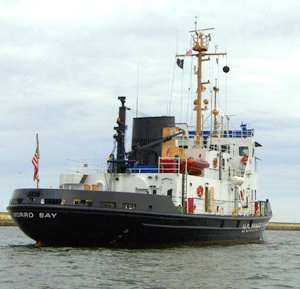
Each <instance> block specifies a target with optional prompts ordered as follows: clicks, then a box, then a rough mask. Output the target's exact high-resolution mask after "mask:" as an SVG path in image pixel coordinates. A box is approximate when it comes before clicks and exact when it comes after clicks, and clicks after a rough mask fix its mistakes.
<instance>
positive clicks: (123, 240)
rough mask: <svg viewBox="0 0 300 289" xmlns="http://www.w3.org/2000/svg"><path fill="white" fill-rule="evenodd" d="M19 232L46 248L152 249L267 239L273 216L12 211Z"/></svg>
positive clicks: (53, 209)
mask: <svg viewBox="0 0 300 289" xmlns="http://www.w3.org/2000/svg"><path fill="white" fill-rule="evenodd" d="M8 211H9V212H10V214H11V216H12V218H13V219H14V221H15V222H16V224H17V225H18V226H19V228H20V229H21V230H22V231H23V232H24V233H25V234H26V235H28V236H29V237H30V238H32V239H33V240H35V241H36V242H37V244H38V245H44V246H120V247H129V246H142V247H145V246H150V245H158V244H205V243H242V242H253V241H258V240H260V239H261V237H262V234H263V231H264V229H265V227H266V226H267V225H268V222H269V219H270V218H271V216H262V217H252V218H251V217H230V216H226V217H225V216H207V215H187V214H181V213H178V214H163V213H148V212H138V211H128V210H126V211H125V210H118V209H94V208H82V209H78V208H72V207H67V206H65V207H63V208H62V207H61V206H53V205H52V206H45V205H34V206H26V205H10V206H9V207H8Z"/></svg>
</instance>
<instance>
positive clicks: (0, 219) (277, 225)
mask: <svg viewBox="0 0 300 289" xmlns="http://www.w3.org/2000/svg"><path fill="white" fill-rule="evenodd" d="M0 226H16V224H15V222H14V221H13V219H12V218H11V216H10V215H9V214H8V213H0ZM266 230H282V231H300V223H281V222H270V223H269V225H268V227H267V228H266Z"/></svg>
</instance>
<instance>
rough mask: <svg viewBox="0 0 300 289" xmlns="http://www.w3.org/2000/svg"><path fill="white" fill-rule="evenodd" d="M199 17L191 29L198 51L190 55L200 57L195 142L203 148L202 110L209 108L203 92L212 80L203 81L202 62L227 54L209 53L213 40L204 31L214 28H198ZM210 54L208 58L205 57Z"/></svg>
mask: <svg viewBox="0 0 300 289" xmlns="http://www.w3.org/2000/svg"><path fill="white" fill-rule="evenodd" d="M197 18H198V17H195V18H194V24H195V30H192V31H190V33H192V39H193V47H192V49H193V50H194V51H196V53H193V54H191V55H190V56H196V57H198V69H197V71H196V75H197V98H196V99H195V100H194V105H195V108H194V110H196V132H195V137H196V140H195V144H196V147H198V148H201V137H202V127H203V122H204V121H203V117H202V110H207V107H206V105H207V103H208V102H207V101H204V107H202V92H203V91H204V89H205V86H204V85H205V84H209V83H210V82H209V81H207V82H202V62H204V61H209V60H210V57H209V56H216V55H226V52H224V53H207V50H208V46H209V41H211V36H210V34H204V32H203V31H205V30H212V29H213V28H206V29H201V30H198V29H197ZM176 56H188V55H182V54H181V55H180V54H178V55H176ZM206 56H208V58H205V57H206Z"/></svg>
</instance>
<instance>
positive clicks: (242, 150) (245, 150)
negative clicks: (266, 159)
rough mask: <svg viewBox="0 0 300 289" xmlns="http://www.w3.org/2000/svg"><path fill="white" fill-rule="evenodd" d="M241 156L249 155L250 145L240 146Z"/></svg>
mask: <svg viewBox="0 0 300 289" xmlns="http://www.w3.org/2000/svg"><path fill="white" fill-rule="evenodd" d="M239 156H241V157H243V156H249V148H248V147H239Z"/></svg>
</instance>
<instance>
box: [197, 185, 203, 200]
mask: <svg viewBox="0 0 300 289" xmlns="http://www.w3.org/2000/svg"><path fill="white" fill-rule="evenodd" d="M197 194H198V197H200V198H202V196H203V187H202V186H201V185H200V186H198V188H197Z"/></svg>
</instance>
